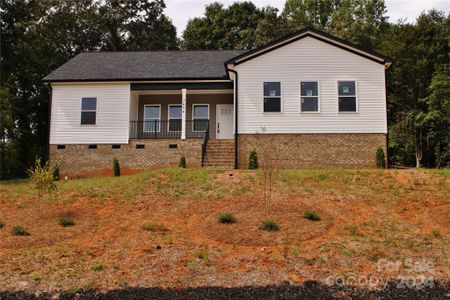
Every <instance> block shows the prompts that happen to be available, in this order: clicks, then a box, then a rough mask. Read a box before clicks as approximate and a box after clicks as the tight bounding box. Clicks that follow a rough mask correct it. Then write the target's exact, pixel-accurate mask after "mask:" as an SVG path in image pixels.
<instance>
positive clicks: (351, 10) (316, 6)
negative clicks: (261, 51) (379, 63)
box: [282, 0, 388, 49]
mask: <svg viewBox="0 0 450 300" xmlns="http://www.w3.org/2000/svg"><path fill="white" fill-rule="evenodd" d="M282 15H283V17H284V18H285V19H286V21H287V25H288V26H289V30H290V31H297V30H300V29H303V28H305V27H312V28H315V29H318V30H321V31H325V32H328V33H330V34H333V35H335V36H337V37H340V38H342V39H344V40H347V41H350V42H353V43H356V44H357V45H360V46H362V47H365V48H368V49H374V48H376V46H377V45H378V43H379V42H380V40H381V39H382V35H383V32H384V31H385V29H386V28H387V26H388V23H387V17H386V5H385V3H384V0H322V1H317V0H287V1H286V3H285V6H284V9H283V13H282Z"/></svg>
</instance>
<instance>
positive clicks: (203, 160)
mask: <svg viewBox="0 0 450 300" xmlns="http://www.w3.org/2000/svg"><path fill="white" fill-rule="evenodd" d="M208 140H209V123H208V124H207V125H206V131H205V137H204V138H203V144H202V168H203V166H204V165H205V157H206V149H207V147H208Z"/></svg>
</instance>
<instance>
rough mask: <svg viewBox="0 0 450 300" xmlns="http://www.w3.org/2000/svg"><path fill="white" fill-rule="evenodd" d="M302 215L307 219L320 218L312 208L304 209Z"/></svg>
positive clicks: (315, 219)
mask: <svg viewBox="0 0 450 300" xmlns="http://www.w3.org/2000/svg"><path fill="white" fill-rule="evenodd" d="M303 217H305V218H306V219H308V220H312V221H319V220H320V217H319V215H318V214H317V213H316V212H315V211H313V210H307V211H305V212H304V213H303Z"/></svg>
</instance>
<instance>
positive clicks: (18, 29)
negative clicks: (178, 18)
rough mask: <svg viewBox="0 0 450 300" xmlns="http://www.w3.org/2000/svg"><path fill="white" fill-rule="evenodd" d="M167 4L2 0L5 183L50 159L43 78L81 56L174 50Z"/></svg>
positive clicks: (1, 157)
mask: <svg viewBox="0 0 450 300" xmlns="http://www.w3.org/2000/svg"><path fill="white" fill-rule="evenodd" d="M164 7H165V5H164V2H163V1H162V0H156V1H147V0H106V1H96V0H43V1H33V0H2V1H0V25H1V31H0V32H1V47H0V49H1V61H0V62H1V70H0V81H1V82H0V83H1V85H0V97H1V99H0V104H1V108H0V109H1V121H0V126H1V128H0V130H1V141H0V142H1V144H0V163H1V173H0V176H1V178H2V179H6V178H12V177H23V176H25V175H26V170H27V169H28V168H29V167H30V166H32V165H33V162H34V158H35V157H36V156H40V157H47V144H48V109H49V107H48V106H49V99H50V89H49V86H48V85H47V84H45V83H44V82H43V81H42V78H43V77H44V76H45V75H47V74H48V73H50V72H51V71H52V70H54V69H56V68H57V67H58V66H60V65H62V64H63V63H65V62H66V61H67V60H69V59H70V58H72V57H73V56H75V55H77V54H78V53H80V52H82V51H97V50H101V49H105V50H152V49H174V48H176V46H177V38H176V31H175V27H174V26H173V25H172V23H171V21H170V20H169V19H168V18H167V17H166V16H165V15H164V14H163V9H164Z"/></svg>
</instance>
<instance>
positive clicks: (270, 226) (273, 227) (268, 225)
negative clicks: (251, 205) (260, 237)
mask: <svg viewBox="0 0 450 300" xmlns="http://www.w3.org/2000/svg"><path fill="white" fill-rule="evenodd" d="M261 229H264V230H267V231H277V230H279V229H280V228H279V227H278V224H277V223H276V222H275V221H273V220H265V221H262V222H261Z"/></svg>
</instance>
